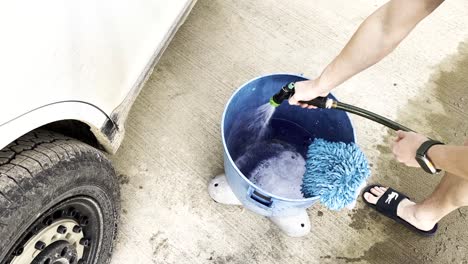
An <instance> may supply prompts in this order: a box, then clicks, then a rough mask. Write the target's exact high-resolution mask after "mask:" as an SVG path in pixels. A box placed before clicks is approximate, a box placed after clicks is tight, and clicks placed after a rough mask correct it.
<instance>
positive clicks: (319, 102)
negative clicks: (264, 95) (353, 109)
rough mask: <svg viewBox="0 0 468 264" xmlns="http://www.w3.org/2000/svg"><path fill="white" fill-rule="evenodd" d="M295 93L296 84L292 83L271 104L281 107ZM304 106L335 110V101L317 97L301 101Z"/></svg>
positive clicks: (272, 98) (272, 99) (284, 87)
mask: <svg viewBox="0 0 468 264" xmlns="http://www.w3.org/2000/svg"><path fill="white" fill-rule="evenodd" d="M294 92H295V83H294V82H290V83H288V84H286V85H284V86H283V87H282V88H281V90H280V91H279V92H278V93H276V94H275V95H273V96H272V97H271V98H270V104H271V105H272V106H274V107H278V106H280V104H281V103H282V102H283V101H284V100H288V99H289V98H290V97H291V96H293V95H294ZM299 103H302V104H308V105H314V106H316V107H318V108H334V106H335V104H336V103H335V101H334V100H333V99H330V98H326V97H317V98H315V99H312V100H310V101H299Z"/></svg>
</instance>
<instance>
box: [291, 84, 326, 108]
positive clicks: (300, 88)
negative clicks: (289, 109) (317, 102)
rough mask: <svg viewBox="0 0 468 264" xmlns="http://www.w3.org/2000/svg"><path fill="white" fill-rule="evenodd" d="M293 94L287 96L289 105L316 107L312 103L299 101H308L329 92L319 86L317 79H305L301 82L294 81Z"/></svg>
mask: <svg viewBox="0 0 468 264" xmlns="http://www.w3.org/2000/svg"><path fill="white" fill-rule="evenodd" d="M294 87H295V88H294V91H295V92H294V95H293V96H292V97H291V98H289V104H290V105H299V106H301V107H302V108H306V107H307V108H309V109H312V108H317V107H315V106H313V105H308V104H301V103H299V101H310V100H312V99H314V98H316V97H319V96H323V97H325V96H327V95H328V93H329V92H330V90H329V89H327V88H325V87H321V86H320V84H319V79H315V80H307V81H302V82H296V84H295V86H294Z"/></svg>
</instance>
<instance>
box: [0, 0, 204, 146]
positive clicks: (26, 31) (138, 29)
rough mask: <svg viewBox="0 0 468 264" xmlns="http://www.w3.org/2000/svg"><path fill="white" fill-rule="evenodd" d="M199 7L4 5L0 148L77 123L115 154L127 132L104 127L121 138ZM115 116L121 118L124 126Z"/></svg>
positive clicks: (143, 2)
mask: <svg viewBox="0 0 468 264" xmlns="http://www.w3.org/2000/svg"><path fill="white" fill-rule="evenodd" d="M194 3H195V1H190V0H171V1H164V0H139V1H128V0H113V1H110V0H103V1H91V0H85V1H78V2H67V1H65V2H64V1H55V0H52V1H39V2H37V1H13V2H11V1H10V2H8V3H7V4H5V5H3V6H2V9H0V29H1V30H0V31H1V32H2V42H1V43H0V47H1V48H0V58H1V60H0V72H2V75H1V76H2V77H1V78H0V84H1V87H2V88H1V99H2V101H1V104H0V137H1V140H0V148H3V147H4V146H5V145H6V144H8V143H9V142H11V141H12V140H14V139H16V138H18V137H19V136H21V135H23V134H25V133H27V132H29V131H31V130H33V129H34V128H36V127H39V126H41V125H45V124H47V123H50V122H53V121H58V120H66V119H74V120H79V121H82V122H84V123H86V124H88V125H90V127H91V130H92V131H93V133H94V134H95V135H96V137H97V138H98V140H99V142H100V143H101V144H102V145H104V146H105V147H106V146H107V147H106V150H108V151H109V152H114V151H115V150H116V149H117V147H118V145H119V144H120V141H121V139H122V137H123V135H117V136H116V135H115V133H108V131H106V127H108V124H109V123H111V124H113V125H115V127H114V128H113V129H116V130H118V131H117V133H120V134H123V131H124V129H123V123H124V121H125V118H126V113H127V112H128V111H129V109H130V107H131V104H132V103H133V101H134V99H135V97H136V96H137V95H138V93H139V90H140V89H141V87H142V86H143V83H144V81H145V80H146V79H147V77H148V75H149V73H150V72H151V69H152V66H154V64H155V62H156V61H157V59H158V58H159V56H160V54H161V53H162V52H163V51H164V48H165V47H166V45H167V43H168V42H169V41H170V40H171V38H172V36H173V35H174V33H175V31H176V30H177V28H178V26H179V25H180V24H181V23H182V22H183V20H184V18H185V17H186V15H187V14H188V12H189V10H190V9H191V7H192V6H193V5H194ZM26 6H27V8H26ZM11 25H14V26H11ZM116 109H117V110H116ZM116 113H118V115H116ZM111 116H114V117H117V116H120V118H119V122H120V126H119V125H117V123H116V122H114V121H113V120H112V119H111ZM106 141H108V142H106Z"/></svg>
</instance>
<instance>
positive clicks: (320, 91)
mask: <svg viewBox="0 0 468 264" xmlns="http://www.w3.org/2000/svg"><path fill="white" fill-rule="evenodd" d="M442 2H443V0H390V1H389V2H388V3H386V4H385V5H383V6H382V7H380V8H379V9H377V10H376V11H375V12H374V13H373V14H372V15H370V16H369V17H368V18H367V19H366V20H365V21H364V22H363V23H362V24H361V25H360V26H359V28H358V29H357V31H356V32H355V33H354V35H353V36H352V37H351V39H350V40H349V42H348V43H347V44H346V46H345V47H344V48H343V50H342V51H341V52H340V54H339V55H338V56H337V57H336V58H335V59H334V60H333V61H332V62H331V63H330V64H329V65H328V66H327V67H326V68H325V69H324V71H323V72H322V74H321V75H320V77H318V78H317V79H315V80H310V81H305V82H300V83H297V84H296V94H295V95H294V96H293V97H292V98H291V100H290V103H291V104H298V103H297V101H300V100H311V99H313V98H315V97H317V96H323V95H326V94H328V93H329V92H330V90H332V89H333V88H335V87H336V86H338V85H340V84H341V83H343V82H344V81H346V80H347V79H349V78H350V77H352V76H354V75H356V74H358V73H359V72H361V71H363V70H365V69H367V68H368V67H370V66H372V65H374V64H375V63H377V62H379V61H380V60H381V59H383V58H384V57H385V56H387V55H388V54H389V53H390V52H392V51H393V50H394V49H395V47H397V46H398V44H399V43H400V42H401V41H402V40H403V39H404V38H405V37H406V36H407V35H408V34H409V33H410V32H411V30H412V29H413V28H414V27H415V26H416V25H417V24H418V23H419V22H420V21H421V20H423V19H424V18H425V17H426V16H428V15H429V14H430V13H431V12H432V11H434V10H435V9H436V8H437V7H438V6H439V5H440V4H441V3H442Z"/></svg>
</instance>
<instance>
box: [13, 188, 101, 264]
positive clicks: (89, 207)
mask: <svg viewBox="0 0 468 264" xmlns="http://www.w3.org/2000/svg"><path fill="white" fill-rule="evenodd" d="M102 228H103V216H102V211H101V209H100V207H99V205H98V204H97V203H96V202H95V201H94V200H93V199H91V198H89V197H72V198H69V199H66V200H65V201H62V202H60V203H58V204H57V205H55V206H53V207H52V208H51V209H49V210H47V212H46V213H44V214H42V215H41V216H40V217H39V218H37V219H36V220H35V221H34V223H33V224H32V225H31V226H30V227H29V228H28V229H26V231H25V232H23V234H22V235H21V236H20V238H19V239H18V240H17V242H16V243H15V245H14V247H13V248H12V249H11V250H10V253H9V254H8V255H7V261H6V263H10V264H30V263H32V264H87V263H95V260H96V256H95V255H96V252H98V251H99V248H100V246H101V241H102V232H101V230H102Z"/></svg>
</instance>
